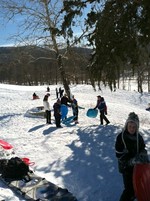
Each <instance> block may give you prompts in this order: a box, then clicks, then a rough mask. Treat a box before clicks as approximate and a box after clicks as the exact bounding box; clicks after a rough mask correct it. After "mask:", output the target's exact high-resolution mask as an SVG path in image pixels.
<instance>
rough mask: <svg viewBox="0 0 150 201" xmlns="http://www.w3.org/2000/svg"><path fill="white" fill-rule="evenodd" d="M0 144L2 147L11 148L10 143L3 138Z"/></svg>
mask: <svg viewBox="0 0 150 201" xmlns="http://www.w3.org/2000/svg"><path fill="white" fill-rule="evenodd" d="M0 146H2V147H3V149H7V150H8V149H12V148H13V146H12V145H11V144H9V143H8V142H6V141H4V140H0Z"/></svg>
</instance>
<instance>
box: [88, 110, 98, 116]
mask: <svg viewBox="0 0 150 201" xmlns="http://www.w3.org/2000/svg"><path fill="white" fill-rule="evenodd" d="M97 114H98V110H97V109H95V110H94V109H88V111H87V113H86V116H88V117H90V118H96V117H97Z"/></svg>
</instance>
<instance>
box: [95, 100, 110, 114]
mask: <svg viewBox="0 0 150 201" xmlns="http://www.w3.org/2000/svg"><path fill="white" fill-rule="evenodd" d="M96 108H98V109H99V111H102V110H104V113H105V114H106V115H107V106H106V102H105V101H104V98H103V97H101V99H100V100H98V101H97V104H96V107H95V108H94V109H96Z"/></svg>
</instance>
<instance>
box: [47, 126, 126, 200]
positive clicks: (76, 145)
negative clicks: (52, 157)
mask: <svg viewBox="0 0 150 201" xmlns="http://www.w3.org/2000/svg"><path fill="white" fill-rule="evenodd" d="M48 132H49V131H48ZM119 132H120V128H119V127H118V126H114V125H107V126H96V125H92V126H89V127H87V128H78V130H77V136H78V138H77V139H76V140H74V141H72V142H71V143H70V144H68V145H67V146H68V147H69V148H70V150H71V151H72V155H71V156H70V157H69V158H68V160H67V161H65V162H64V164H63V167H62V166H61V165H60V164H62V161H61V159H60V161H59V160H57V161H56V162H54V163H53V164H49V167H47V168H46V169H47V170H45V171H46V172H53V174H54V175H55V177H56V178H57V177H61V178H62V179H63V183H64V186H65V187H66V188H68V189H69V191H71V192H74V195H75V196H77V198H78V200H86V201H91V200H97V201H110V200H111V201H116V200H119V196H120V193H121V191H122V185H120V183H121V184H122V180H121V179H122V178H121V176H120V174H119V173H118V167H117V159H116V156H115V140H116V136H117V134H118V133H119ZM64 154H65V153H64ZM56 166H58V168H56ZM53 167H55V168H53ZM60 167H62V168H60ZM66 172H67V174H66ZM81 175H82V176H81ZM114 189H115V192H114ZM89 192H90V193H89Z"/></svg>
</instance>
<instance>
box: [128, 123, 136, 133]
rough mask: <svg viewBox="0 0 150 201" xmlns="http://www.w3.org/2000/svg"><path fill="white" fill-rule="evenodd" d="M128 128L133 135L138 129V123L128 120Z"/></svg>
mask: <svg viewBox="0 0 150 201" xmlns="http://www.w3.org/2000/svg"><path fill="white" fill-rule="evenodd" d="M127 130H128V132H129V133H130V134H131V135H133V134H134V133H135V132H136V130H137V125H136V123H134V122H128V124H127Z"/></svg>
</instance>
